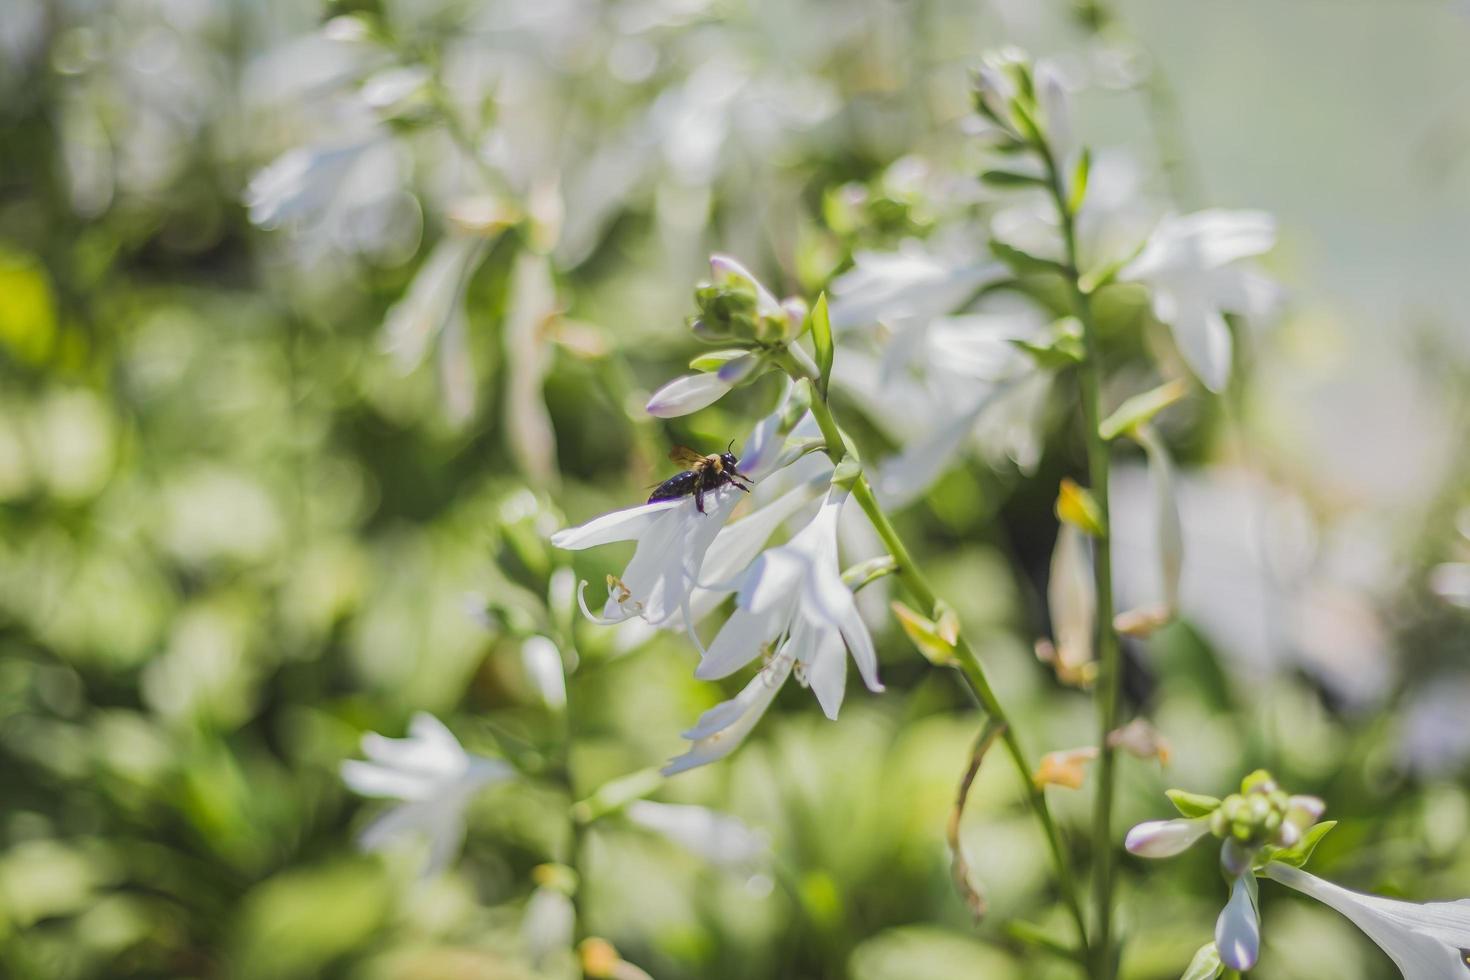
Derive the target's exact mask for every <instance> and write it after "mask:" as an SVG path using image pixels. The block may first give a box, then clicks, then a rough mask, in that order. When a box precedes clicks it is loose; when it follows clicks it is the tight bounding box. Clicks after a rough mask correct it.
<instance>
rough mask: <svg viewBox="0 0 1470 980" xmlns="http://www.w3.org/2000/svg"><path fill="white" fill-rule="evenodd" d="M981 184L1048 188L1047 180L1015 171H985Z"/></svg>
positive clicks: (981, 176)
mask: <svg viewBox="0 0 1470 980" xmlns="http://www.w3.org/2000/svg"><path fill="white" fill-rule="evenodd" d="M980 182H981V183H983V184H989V185H990V186H991V187H1046V186H1047V183H1046V180H1045V178H1042V177H1036V176H1033V175H1031V174H1022V173H1016V172H1015V171H1014V170H985V171H982V172H981V174H980Z"/></svg>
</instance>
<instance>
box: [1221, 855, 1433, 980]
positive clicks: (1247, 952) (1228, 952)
mask: <svg viewBox="0 0 1470 980" xmlns="http://www.w3.org/2000/svg"><path fill="white" fill-rule="evenodd" d="M1215 948H1216V949H1217V950H1219V951H1220V962H1221V963H1224V964H1225V965H1226V966H1228V967H1230V969H1232V970H1249V969H1250V968H1251V967H1253V966H1255V965H1256V959H1257V958H1258V957H1259V956H1260V955H1261V916H1260V913H1259V912H1257V911H1256V879H1255V876H1253V875H1251V874H1249V873H1247V874H1242V875H1240V876H1239V877H1237V878H1236V879H1235V881H1234V882H1233V883H1231V885H1230V901H1229V902H1226V903H1225V908H1223V909H1221V910H1220V916H1219V918H1217V919H1216V920H1215ZM1416 980H1418V978H1416Z"/></svg>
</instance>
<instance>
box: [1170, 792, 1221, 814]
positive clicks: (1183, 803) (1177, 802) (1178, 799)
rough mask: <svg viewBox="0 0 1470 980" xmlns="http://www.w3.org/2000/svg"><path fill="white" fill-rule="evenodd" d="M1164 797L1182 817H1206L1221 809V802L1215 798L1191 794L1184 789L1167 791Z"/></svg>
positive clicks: (1202, 794) (1201, 794)
mask: <svg viewBox="0 0 1470 980" xmlns="http://www.w3.org/2000/svg"><path fill="white" fill-rule="evenodd" d="M1164 795H1165V796H1167V797H1168V798H1169V802H1170V803H1172V804H1174V809H1176V810H1178V811H1179V815H1180V816H1181V817H1189V818H1191V819H1193V818H1194V817H1205V816H1209V815H1210V814H1211V813H1214V812H1215V811H1216V810H1217V809H1219V807H1220V800H1219V798H1218V797H1215V796H1206V795H1205V794H1204V793H1190V792H1188V791H1186V790H1182V789H1166V790H1164Z"/></svg>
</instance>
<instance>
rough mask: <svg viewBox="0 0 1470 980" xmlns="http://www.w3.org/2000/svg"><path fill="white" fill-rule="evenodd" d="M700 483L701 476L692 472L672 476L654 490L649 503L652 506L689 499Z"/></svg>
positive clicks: (649, 497)
mask: <svg viewBox="0 0 1470 980" xmlns="http://www.w3.org/2000/svg"><path fill="white" fill-rule="evenodd" d="M698 482H699V474H698V473H694V472H692V471H691V472H687V473H680V474H678V475H676V476H671V477H669V478H668V479H667V480H665V481H664V482H662V483H660V484H659V485H658V486H656V487H654V488H653V493H651V494H649V495H648V502H649V503H650V504H652V503H656V502H657V501H660V500H677V499H678V498H679V497H687V496H688V495H689V494H691V493H693V492H694V488H695V485H696V484H697V483H698Z"/></svg>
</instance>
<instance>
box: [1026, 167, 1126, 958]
mask: <svg viewBox="0 0 1470 980" xmlns="http://www.w3.org/2000/svg"><path fill="white" fill-rule="evenodd" d="M1037 149H1038V152H1039V153H1040V154H1041V158H1042V161H1043V162H1044V163H1045V164H1046V172H1047V178H1048V183H1049V185H1050V190H1051V195H1052V199H1053V201H1054V202H1055V204H1056V208H1057V215H1058V217H1059V218H1060V221H1061V227H1062V238H1063V240H1064V244H1065V246H1066V263H1065V265H1066V272H1065V279H1066V280H1067V288H1068V291H1069V293H1070V294H1071V300H1072V309H1073V313H1074V314H1075V315H1076V317H1077V320H1078V322H1080V323H1081V324H1082V345H1083V351H1084V354H1085V358H1084V360H1083V363H1082V365H1081V367H1080V369H1079V371H1078V381H1079V386H1080V388H1081V396H1082V420H1083V424H1084V426H1085V427H1086V430H1087V468H1088V475H1089V482H1090V483H1091V484H1092V487H1091V490H1092V497H1093V499H1094V500H1095V501H1097V506H1098V510H1099V511H1100V512H1101V514H1102V527H1103V534H1102V535H1101V536H1100V537H1098V538H1097V544H1096V548H1095V552H1094V555H1093V563H1092V566H1093V578H1094V581H1095V583H1096V587H1097V610H1098V621H1097V659H1098V673H1097V684H1096V687H1095V692H1096V698H1097V704H1098V720H1099V733H1098V749H1099V753H1100V754H1099V758H1098V783H1097V795H1096V797H1095V798H1094V805H1093V817H1092V833H1093V872H1092V893H1093V905H1094V916H1095V918H1094V921H1093V934H1092V940H1093V942H1092V954H1093V956H1094V963H1093V972H1092V975H1093V977H1094V978H1096V980H1112V977H1113V975H1114V972H1115V965H1116V963H1117V959H1116V958H1115V957H1114V955H1113V949H1112V916H1113V863H1114V862H1113V834H1112V822H1113V787H1114V783H1115V782H1116V769H1117V753H1116V750H1115V749H1114V748H1113V746H1111V745H1109V744H1108V733H1109V732H1112V731H1113V730H1114V729H1116V728H1117V727H1118V713H1119V702H1120V697H1121V692H1122V683H1121V682H1122V664H1121V654H1120V650H1119V646H1118V634H1117V631H1116V630H1115V629H1114V627H1113V562H1112V555H1111V549H1110V543H1109V535H1110V533H1111V531H1110V529H1111V526H1112V516H1111V513H1110V512H1109V509H1108V468H1109V456H1108V444H1107V440H1105V439H1103V437H1102V433H1101V432H1100V431H1099V423H1100V422H1101V414H1102V413H1101V400H1102V396H1101V392H1102V362H1101V358H1100V356H1099V352H1098V347H1099V345H1098V337H1097V324H1096V322H1095V320H1094V318H1093V314H1092V300H1091V297H1090V295H1089V294H1088V292H1087V290H1085V289H1083V288H1082V279H1081V273H1080V271H1079V263H1078V261H1077V228H1076V220H1075V218H1076V215H1075V214H1074V213H1073V211H1072V206H1071V204H1070V203H1069V202H1068V197H1067V191H1066V188H1065V185H1064V183H1063V180H1062V174H1061V170H1060V168H1059V167H1058V166H1057V160H1056V157H1055V156H1054V155H1053V154H1052V152H1051V147H1050V146H1048V145H1047V144H1046V143H1045V142H1042V143H1041V144H1040V145H1039V146H1038V148H1037Z"/></svg>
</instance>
